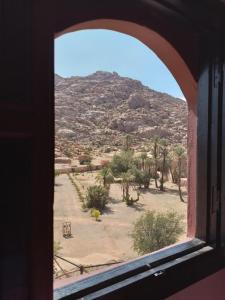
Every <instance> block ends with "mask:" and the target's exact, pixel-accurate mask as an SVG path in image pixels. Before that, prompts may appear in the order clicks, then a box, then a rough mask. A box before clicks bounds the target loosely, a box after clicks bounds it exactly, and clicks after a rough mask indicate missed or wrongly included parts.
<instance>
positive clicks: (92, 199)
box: [85, 185, 108, 211]
mask: <svg viewBox="0 0 225 300" xmlns="http://www.w3.org/2000/svg"><path fill="white" fill-rule="evenodd" d="M107 201H108V191H107V190H106V189H105V188H104V187H102V186H100V185H92V186H90V187H89V188H88V189H87V194H86V198H85V206H86V207H87V208H95V209H98V210H100V211H101V210H102V209H104V208H105V205H106V204H107Z"/></svg>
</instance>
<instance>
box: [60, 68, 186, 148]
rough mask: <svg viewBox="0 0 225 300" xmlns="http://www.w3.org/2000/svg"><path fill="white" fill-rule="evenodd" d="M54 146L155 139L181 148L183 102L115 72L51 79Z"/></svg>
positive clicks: (183, 126)
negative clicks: (53, 108)
mask: <svg viewBox="0 0 225 300" xmlns="http://www.w3.org/2000/svg"><path fill="white" fill-rule="evenodd" d="M55 131H56V141H60V140H65V141H70V142H74V143H77V144H84V145H89V146H92V147H105V146H115V147H120V146H121V145H122V144H123V140H124V136H125V135H127V134H130V135H131V136H132V137H133V143H134V144H137V145H141V144H144V143H147V142H148V141H150V140H151V139H152V138H153V137H154V136H155V135H158V136H160V137H162V138H167V139H168V140H169V141H170V143H172V144H176V143H182V144H184V145H186V138H187V105H186V102H185V101H183V100H181V99H178V98H174V97H172V96H170V95H168V94H165V93H160V92H157V91H154V90H152V89H150V88H148V87H146V86H144V85H142V83H141V82H140V81H138V80H134V79H130V78H127V77H121V76H119V75H118V74H117V73H116V72H113V73H110V72H103V71H98V72H96V73H94V74H91V75H88V76H85V77H79V76H74V77H70V78H63V77H60V76H59V75H55Z"/></svg>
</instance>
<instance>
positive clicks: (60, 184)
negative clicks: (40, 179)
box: [54, 182, 63, 186]
mask: <svg viewBox="0 0 225 300" xmlns="http://www.w3.org/2000/svg"><path fill="white" fill-rule="evenodd" d="M54 185H55V186H62V185H63V184H62V183H56V182H55V184H54Z"/></svg>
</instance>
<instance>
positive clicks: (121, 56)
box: [55, 29, 184, 99]
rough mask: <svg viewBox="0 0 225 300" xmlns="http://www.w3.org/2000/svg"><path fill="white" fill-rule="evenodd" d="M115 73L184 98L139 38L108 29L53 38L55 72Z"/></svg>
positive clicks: (169, 75) (156, 58)
mask: <svg viewBox="0 0 225 300" xmlns="http://www.w3.org/2000/svg"><path fill="white" fill-rule="evenodd" d="M96 71H109V72H113V71H115V72H117V73H118V74H119V75H120V76H126V77H130V78H133V79H137V80H140V81H141V82H142V83H143V84H144V85H147V86H149V87H150V88H152V89H154V90H157V91H161V92H166V93H168V94H170V95H172V96H175V97H178V98H182V99H184V95H183V93H182V91H181V90H180V88H179V85H178V84H177V82H176V80H175V79H174V77H173V76H172V74H171V73H170V72H169V70H168V69H167V67H166V66H165V65H164V64H163V63H162V62H161V60H160V59H159V58H158V57H157V56H156V55H155V54H154V52H153V51H151V50H150V49H149V48H148V47H146V46H145V45H144V44H143V43H141V42H140V41H139V40H137V39H135V38H133V37H131V36H129V35H126V34H122V33H118V32H115V31H111V30H100V29H92V30H80V31H77V32H73V33H68V34H65V35H63V36H61V37H59V38H57V39H56V40H55V73H56V74H58V75H60V76H63V77H70V76H86V75H89V74H92V73H94V72H96Z"/></svg>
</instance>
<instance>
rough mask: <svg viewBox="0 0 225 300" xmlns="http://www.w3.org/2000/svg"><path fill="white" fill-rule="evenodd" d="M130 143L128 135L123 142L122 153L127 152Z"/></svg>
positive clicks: (130, 139)
mask: <svg viewBox="0 0 225 300" xmlns="http://www.w3.org/2000/svg"><path fill="white" fill-rule="evenodd" d="M131 143H132V138H131V136H130V135H129V134H127V135H126V137H125V141H124V151H129V150H130V147H131Z"/></svg>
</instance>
